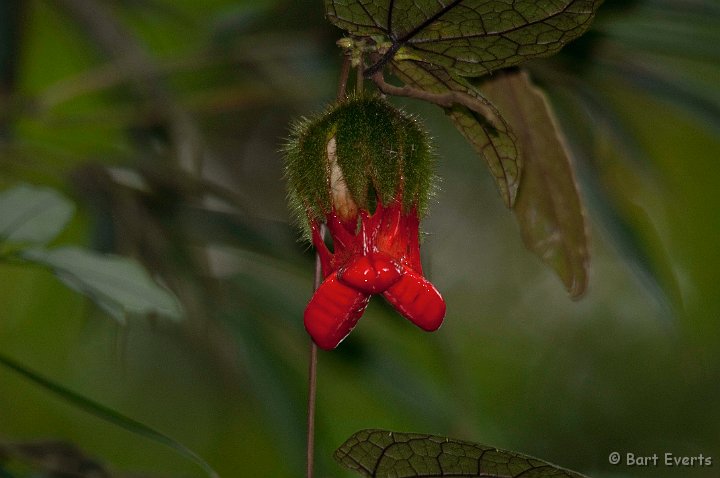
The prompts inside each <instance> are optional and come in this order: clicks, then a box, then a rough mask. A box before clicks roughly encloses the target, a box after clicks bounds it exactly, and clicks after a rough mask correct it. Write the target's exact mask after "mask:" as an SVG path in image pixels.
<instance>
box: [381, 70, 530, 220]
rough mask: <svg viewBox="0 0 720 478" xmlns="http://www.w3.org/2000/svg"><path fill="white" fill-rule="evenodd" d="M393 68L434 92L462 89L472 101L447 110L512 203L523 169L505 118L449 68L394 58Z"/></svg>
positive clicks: (403, 77)
mask: <svg viewBox="0 0 720 478" xmlns="http://www.w3.org/2000/svg"><path fill="white" fill-rule="evenodd" d="M392 67H393V72H394V73H395V75H397V77H398V78H400V80H402V81H403V82H404V83H406V84H407V85H410V86H413V87H417V88H420V89H422V90H425V91H430V92H433V93H444V92H447V91H454V92H460V93H463V94H465V95H467V96H468V97H469V98H470V99H471V100H472V101H468V105H467V106H466V105H460V104H455V105H454V106H453V107H452V108H450V109H449V110H448V111H447V113H448V115H449V116H450V118H451V119H452V121H453V123H455V126H456V127H457V128H458V130H460V132H461V133H462V134H463V136H465V138H466V139H467V140H468V141H469V142H470V144H472V145H473V148H474V149H475V151H477V152H478V154H480V156H482V157H483V159H485V161H486V162H487V165H488V167H489V168H490V173H491V174H492V175H493V178H495V182H496V183H497V186H498V189H499V190H500V194H501V196H502V197H503V200H504V201H505V204H506V205H507V206H508V207H511V206H512V205H513V203H514V202H515V196H516V194H517V190H518V184H519V182H520V175H521V171H522V163H521V158H520V155H519V153H518V150H517V147H516V145H515V136H514V135H513V132H512V130H511V129H510V126H509V125H508V124H507V122H506V121H505V119H503V117H502V116H501V115H500V113H499V112H498V111H497V109H496V108H495V107H494V106H493V105H492V104H491V103H490V102H488V101H487V100H486V99H485V98H484V97H483V96H482V95H481V94H480V93H479V92H478V91H477V90H476V89H475V88H473V87H472V86H471V85H470V84H468V83H467V82H466V81H465V80H464V79H462V78H453V77H451V76H450V75H449V74H448V73H447V71H445V69H443V68H440V67H435V66H433V65H430V64H428V63H422V62H416V61H400V62H392Z"/></svg>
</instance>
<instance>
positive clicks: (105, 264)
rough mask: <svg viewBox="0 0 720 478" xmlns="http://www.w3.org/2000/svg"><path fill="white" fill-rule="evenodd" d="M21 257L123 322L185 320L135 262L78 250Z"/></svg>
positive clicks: (37, 250)
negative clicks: (151, 317)
mask: <svg viewBox="0 0 720 478" xmlns="http://www.w3.org/2000/svg"><path fill="white" fill-rule="evenodd" d="M21 256H22V258H23V259H25V260H27V261H30V262H35V263H37V264H42V265H44V266H48V267H50V268H51V269H52V271H53V272H54V273H55V275H56V276H57V277H58V278H59V279H60V280H61V281H63V282H64V283H65V284H66V285H67V286H68V287H70V288H72V289H74V290H76V291H78V292H80V293H82V294H85V295H86V296H88V297H89V298H90V299H91V300H93V301H94V302H95V303H96V304H97V305H98V306H100V307H101V308H102V309H104V310H105V311H106V312H108V313H109V314H110V315H112V316H113V317H114V318H115V319H117V320H118V321H120V322H123V321H125V319H126V318H127V317H128V316H136V315H138V316H145V315H160V316H164V317H168V318H171V319H180V318H182V309H181V307H180V304H179V302H178V301H177V299H176V298H175V297H174V296H173V295H172V294H171V293H170V292H169V291H167V290H166V289H164V288H162V287H160V286H158V285H157V284H156V283H155V282H153V280H152V279H151V278H150V276H149V275H148V273H147V272H146V271H145V269H143V268H142V267H141V266H140V264H138V263H137V262H135V261H133V260H132V259H128V258H125V257H120V256H115V255H109V254H99V253H97V252H93V251H89V250H86V249H81V248H78V247H60V248H56V249H50V250H47V249H40V248H35V249H27V250H25V251H23V252H22V253H21Z"/></svg>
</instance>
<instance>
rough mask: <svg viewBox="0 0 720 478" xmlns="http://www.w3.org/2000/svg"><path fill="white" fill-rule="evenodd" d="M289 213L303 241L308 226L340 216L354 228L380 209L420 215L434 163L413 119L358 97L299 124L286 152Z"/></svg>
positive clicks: (429, 189)
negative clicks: (398, 207)
mask: <svg viewBox="0 0 720 478" xmlns="http://www.w3.org/2000/svg"><path fill="white" fill-rule="evenodd" d="M284 152H285V160H286V177H287V180H288V188H289V199H290V205H291V207H292V209H293V210H294V212H295V213H296V214H297V216H298V220H299V222H300V224H301V225H302V226H303V230H304V231H305V232H306V237H308V238H309V231H310V223H312V222H316V223H319V222H323V221H324V220H325V218H326V217H327V215H328V214H330V213H331V212H334V213H336V214H337V215H338V216H339V217H340V218H341V219H342V220H344V221H346V222H352V221H355V220H357V215H358V211H359V210H365V211H372V210H373V209H374V207H375V205H376V203H377V201H380V202H382V203H383V204H386V205H387V204H390V203H391V202H393V201H396V200H397V201H401V202H402V207H403V209H405V210H410V209H413V208H415V209H416V210H417V211H418V213H419V214H422V213H423V212H424V211H425V209H426V207H427V203H428V199H429V197H430V195H431V192H432V188H433V182H434V179H435V176H434V173H433V164H434V155H433V153H432V149H431V147H430V140H429V137H428V134H427V133H426V132H425V130H424V129H423V127H422V126H421V125H420V123H419V122H418V121H417V119H416V118H414V117H412V116H410V115H408V114H407V113H404V112H402V111H400V110H398V109H397V108H395V107H393V106H392V105H390V104H389V103H387V102H386V101H385V100H383V99H381V98H379V97H377V96H367V95H366V96H357V97H354V98H350V99H348V100H347V101H345V102H342V103H338V104H335V105H333V106H331V107H330V108H328V109H327V110H326V111H325V112H323V113H321V114H319V115H317V116H314V117H311V118H305V119H302V120H300V121H298V122H296V123H295V124H294V125H293V127H292V132H291V136H290V139H289V140H288V142H287V144H286V145H285V148H284Z"/></svg>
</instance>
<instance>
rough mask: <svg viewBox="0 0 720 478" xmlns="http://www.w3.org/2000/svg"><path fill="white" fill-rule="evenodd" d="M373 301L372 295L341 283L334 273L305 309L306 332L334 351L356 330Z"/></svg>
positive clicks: (325, 347)
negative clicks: (369, 303)
mask: <svg viewBox="0 0 720 478" xmlns="http://www.w3.org/2000/svg"><path fill="white" fill-rule="evenodd" d="M369 300H370V296H369V295H368V294H365V293H363V292H359V291H357V290H355V289H353V288H352V287H348V286H346V285H345V284H342V283H340V282H339V281H338V279H337V273H336V272H333V273H332V274H330V275H329V276H328V277H327V279H325V281H323V283H322V284H320V287H318V289H317V290H316V291H315V294H313V296H312V299H310V303H308V305H307V307H306V308H305V329H306V330H307V331H308V333H309V334H310V337H312V339H313V340H314V341H315V343H316V344H317V345H318V347H320V348H322V349H325V350H332V349H334V348H335V347H337V346H338V344H339V343H340V342H341V341H342V340H343V339H344V338H345V337H347V336H348V334H349V333H350V331H351V330H352V329H353V328H354V327H355V324H357V321H358V320H359V319H360V317H361V316H362V314H363V312H364V311H365V308H366V307H367V305H368V301H369Z"/></svg>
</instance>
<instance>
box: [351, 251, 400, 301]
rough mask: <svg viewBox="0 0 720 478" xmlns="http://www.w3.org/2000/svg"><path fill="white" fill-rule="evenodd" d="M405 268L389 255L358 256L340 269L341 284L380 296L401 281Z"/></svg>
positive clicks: (378, 253)
mask: <svg viewBox="0 0 720 478" xmlns="http://www.w3.org/2000/svg"><path fill="white" fill-rule="evenodd" d="M402 273H403V267H402V266H401V265H400V264H398V262H397V261H396V260H394V259H393V258H392V257H390V256H389V255H387V254H385V253H382V252H377V253H370V254H368V255H367V256H357V257H356V258H354V259H353V260H351V261H350V262H349V263H348V264H346V265H344V266H343V267H341V268H339V269H338V272H337V277H338V279H339V280H340V282H342V283H344V284H346V285H349V286H351V287H353V288H355V289H357V290H359V291H362V292H365V293H366V294H380V293H381V292H385V290H386V289H387V288H388V287H390V286H391V285H393V284H394V283H396V282H397V281H398V280H400V276H401V275H402Z"/></svg>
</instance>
